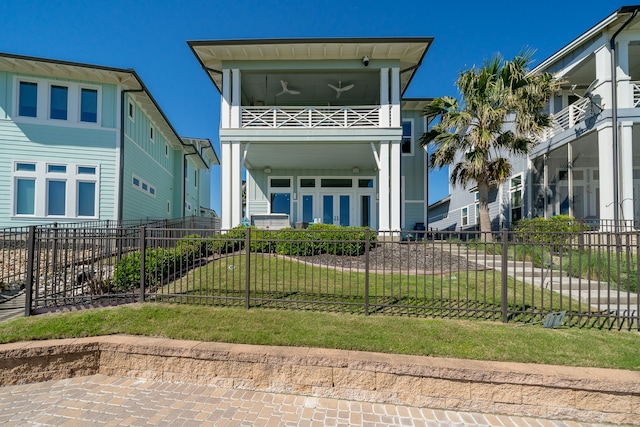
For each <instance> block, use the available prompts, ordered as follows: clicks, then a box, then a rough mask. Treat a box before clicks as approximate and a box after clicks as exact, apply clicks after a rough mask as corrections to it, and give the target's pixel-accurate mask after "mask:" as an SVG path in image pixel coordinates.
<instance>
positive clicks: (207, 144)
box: [182, 136, 220, 169]
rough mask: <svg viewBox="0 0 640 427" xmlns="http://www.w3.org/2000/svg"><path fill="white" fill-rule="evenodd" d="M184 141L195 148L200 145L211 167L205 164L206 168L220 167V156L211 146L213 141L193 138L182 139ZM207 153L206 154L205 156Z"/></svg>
mask: <svg viewBox="0 0 640 427" xmlns="http://www.w3.org/2000/svg"><path fill="white" fill-rule="evenodd" d="M182 141H183V142H184V143H186V144H189V145H192V146H195V144H200V145H201V146H202V153H203V155H205V156H206V157H207V159H208V160H209V162H210V163H209V165H207V164H206V163H205V167H206V168H207V169H208V168H210V166H213V165H219V164H220V159H219V158H218V154H217V153H216V150H215V149H214V148H213V145H212V144H211V140H210V139H209V138H191V137H186V136H183V137H182ZM205 153H206V154H205Z"/></svg>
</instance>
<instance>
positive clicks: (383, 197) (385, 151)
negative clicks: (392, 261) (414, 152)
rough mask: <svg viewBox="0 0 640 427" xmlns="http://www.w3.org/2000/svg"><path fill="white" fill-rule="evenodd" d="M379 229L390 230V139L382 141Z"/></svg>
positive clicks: (379, 174) (379, 175) (379, 183)
mask: <svg viewBox="0 0 640 427" xmlns="http://www.w3.org/2000/svg"><path fill="white" fill-rule="evenodd" d="M378 206H379V209H380V215H378V218H379V219H378V230H380V231H389V230H390V228H389V226H390V223H389V220H390V218H389V141H380V170H379V171H378Z"/></svg>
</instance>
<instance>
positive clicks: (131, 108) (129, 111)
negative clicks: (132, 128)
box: [127, 101, 136, 122]
mask: <svg viewBox="0 0 640 427" xmlns="http://www.w3.org/2000/svg"><path fill="white" fill-rule="evenodd" d="M135 112H136V107H135V105H134V104H133V102H131V101H129V103H128V104H127V117H129V120H131V121H132V122H135V121H136V117H135Z"/></svg>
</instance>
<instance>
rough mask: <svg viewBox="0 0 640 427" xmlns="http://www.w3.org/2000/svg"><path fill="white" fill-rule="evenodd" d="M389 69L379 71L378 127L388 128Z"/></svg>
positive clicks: (389, 112)
mask: <svg viewBox="0 0 640 427" xmlns="http://www.w3.org/2000/svg"><path fill="white" fill-rule="evenodd" d="M389 107H390V106H389V69H388V68H381V69H380V115H379V118H380V119H379V126H380V127H381V128H386V127H389V118H390V115H391V111H390V108H389Z"/></svg>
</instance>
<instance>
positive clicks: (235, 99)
mask: <svg viewBox="0 0 640 427" xmlns="http://www.w3.org/2000/svg"><path fill="white" fill-rule="evenodd" d="M230 115H231V123H230V124H231V127H232V128H234V129H237V128H239V127H240V70H238V69H237V68H234V69H233V72H232V84H231V113H230Z"/></svg>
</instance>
